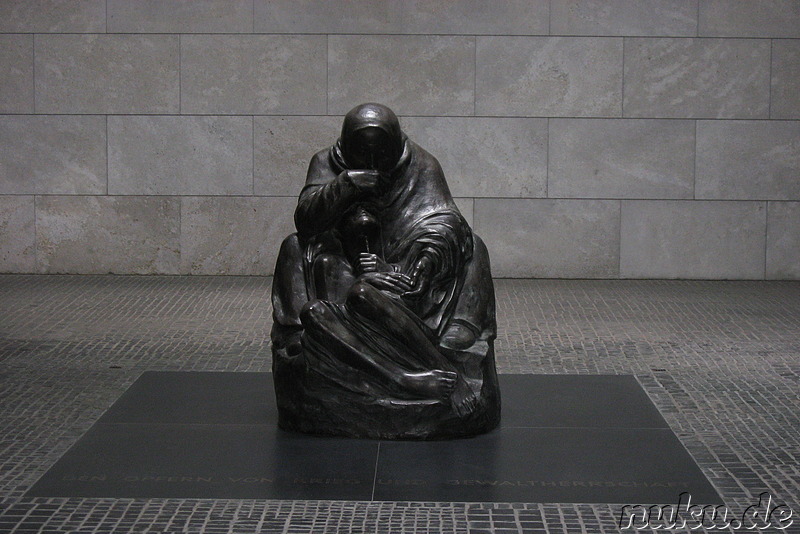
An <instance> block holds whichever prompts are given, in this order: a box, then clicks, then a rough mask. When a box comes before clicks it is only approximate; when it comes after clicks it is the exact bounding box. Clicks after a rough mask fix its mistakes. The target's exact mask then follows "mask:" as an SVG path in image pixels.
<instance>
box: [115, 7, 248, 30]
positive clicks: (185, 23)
mask: <svg viewBox="0 0 800 534" xmlns="http://www.w3.org/2000/svg"><path fill="white" fill-rule="evenodd" d="M107 9H108V31H109V33H242V32H250V31H252V29H253V2H252V0H192V2H174V1H170V0H137V1H136V2H130V1H128V0H109V1H108V4H107Z"/></svg>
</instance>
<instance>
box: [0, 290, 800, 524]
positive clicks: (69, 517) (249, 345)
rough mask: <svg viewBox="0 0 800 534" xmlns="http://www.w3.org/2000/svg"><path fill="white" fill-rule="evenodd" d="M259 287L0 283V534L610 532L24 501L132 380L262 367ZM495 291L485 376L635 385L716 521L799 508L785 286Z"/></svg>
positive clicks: (295, 511) (797, 310) (429, 507)
mask: <svg viewBox="0 0 800 534" xmlns="http://www.w3.org/2000/svg"><path fill="white" fill-rule="evenodd" d="M270 284H271V280H270V278H268V277H175V276H172V277H168V276H114V277H111V276H35V275H4V276H0V395H2V399H3V401H2V403H1V404H0V436H3V438H2V439H0V466H2V468H0V527H1V528H5V530H3V532H5V531H11V532H13V531H14V529H16V532H25V531H30V532H47V533H48V534H61V533H65V534H66V533H68V532H69V533H73V532H81V533H84V534H89V533H92V534H98V533H101V532H115V533H116V532H119V533H123V532H145V531H146V532H155V533H166V532H170V533H197V532H241V533H248V534H249V533H252V532H269V533H272V532H275V533H286V532H291V533H295V532H297V533H299V532H311V533H314V534H317V533H336V532H402V533H417V532H423V533H424V532H427V533H431V534H434V533H436V534H438V533H448V534H451V533H454V534H455V533H457V534H468V533H469V534H474V533H477V532H488V533H491V534H498V533H501V532H523V533H527V532H537V533H538V532H543V533H565V532H566V533H572V532H576V533H577V532H589V533H593V534H594V533H612V532H618V531H619V528H618V526H617V525H618V520H619V511H620V508H619V506H617V505H572V504H558V503H496V504H483V503H431V502H409V503H399V502H376V503H367V502H354V501H341V500H338V501H252V500H197V499H148V500H139V499H119V500H113V499H58V498H47V499H45V498H27V497H24V493H25V491H26V490H27V489H28V487H30V486H31V485H32V484H33V483H34V482H35V481H36V480H37V479H38V477H39V476H40V475H41V474H43V473H44V472H45V471H46V470H47V469H48V468H49V467H50V466H51V465H52V464H53V463H55V461H56V460H57V459H58V458H59V457H60V456H61V455H62V454H63V453H64V452H65V451H66V450H67V449H68V448H69V447H70V446H71V445H72V444H73V443H74V442H75V441H76V440H77V439H78V438H79V437H80V436H81V435H83V433H85V432H86V430H88V428H89V427H90V426H91V425H92V424H93V423H94V422H95V421H96V420H97V419H98V418H99V417H100V416H101V415H102V414H103V413H104V412H105V410H106V409H107V408H108V407H109V406H110V405H111V404H113V402H114V401H115V400H116V399H117V398H118V397H119V395H120V394H121V393H122V392H123V391H125V390H126V389H127V388H128V387H129V386H130V384H131V383H132V382H133V381H134V380H135V379H136V378H137V377H138V376H139V374H141V373H142V372H143V371H146V370H203V371H223V370H227V371H241V372H245V371H268V370H269V367H270V348H269V341H268V332H269V327H270V323H271V320H270V314H271V309H270V303H269V291H270ZM496 289H497V304H498V321H499V324H500V333H499V337H498V340H497V362H498V368H499V370H500V372H501V373H537V374H553V373H577V374H604V373H606V374H634V375H636V377H637V380H638V381H639V383H640V384H641V385H642V387H643V388H644V390H645V391H646V392H647V394H648V395H649V397H650V398H651V400H652V401H653V402H654V403H655V405H656V406H657V407H658V409H659V411H660V412H661V414H662V415H663V416H664V418H665V419H666V421H667V423H668V424H669V426H670V427H671V428H672V430H673V431H674V432H675V433H676V435H678V437H679V438H680V440H681V441H682V442H683V444H684V446H686V448H687V450H688V451H689V452H690V453H691V454H692V456H693V457H694V458H695V460H696V461H697V462H698V464H699V465H700V467H701V469H702V470H703V472H704V473H705V474H706V476H707V477H708V478H709V480H710V481H711V482H712V483H713V484H714V485H715V487H716V488H717V489H718V490H719V492H720V494H721V495H722V497H723V499H724V500H725V503H726V505H727V506H728V507H729V509H730V510H731V511H732V512H735V513H737V514H741V512H742V511H744V509H745V508H747V507H748V506H750V505H752V504H755V503H757V501H758V495H759V493H761V492H762V491H768V492H770V493H771V494H772V495H773V497H774V498H775V499H776V500H778V501H780V502H785V503H786V504H787V505H788V506H790V507H791V508H792V509H793V510H794V511H795V515H796V514H797V513H798V510H800V478H798V472H797V465H798V463H800V456H798V451H800V395H798V391H800V389H798V388H800V283H799V282H764V281H741V282H720V281H665V280H660V281H644V280H497V282H496ZM632 504H634V503H632ZM701 531H702V530H701ZM790 531H791V529H789V530H786V531H785V532H790ZM685 532H690V531H689V530H688V529H686V530H685ZM694 532H697V530H695V531H694ZM708 532H716V531H715V530H708Z"/></svg>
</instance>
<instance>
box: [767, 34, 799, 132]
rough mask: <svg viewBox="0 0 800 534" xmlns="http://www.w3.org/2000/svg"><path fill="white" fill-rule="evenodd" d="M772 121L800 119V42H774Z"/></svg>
mask: <svg viewBox="0 0 800 534" xmlns="http://www.w3.org/2000/svg"><path fill="white" fill-rule="evenodd" d="M771 72H772V89H771V90H772V93H771V94H772V101H771V105H770V118H771V119H800V40H797V39H795V40H775V41H773V42H772V70H771Z"/></svg>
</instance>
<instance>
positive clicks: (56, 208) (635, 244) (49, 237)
mask: <svg viewBox="0 0 800 534" xmlns="http://www.w3.org/2000/svg"><path fill="white" fill-rule="evenodd" d="M363 101H378V102H383V103H386V104H388V105H390V106H392V107H393V108H394V109H395V110H396V111H397V112H398V114H400V115H401V121H402V123H403V126H404V128H405V130H406V131H407V132H408V133H409V135H410V136H411V137H412V138H413V139H415V140H417V141H418V142H419V143H420V144H422V145H423V146H425V147H427V148H429V149H430V150H431V152H433V153H434V154H435V155H436V156H438V158H439V160H440V161H441V163H442V166H443V168H444V171H445V173H446V175H447V176H448V179H449V182H450V185H451V189H452V192H453V194H454V195H455V196H456V197H457V202H458V205H459V207H460V209H461V210H462V211H463V212H464V215H465V216H466V217H467V218H468V220H470V221H471V222H472V224H473V225H474V227H475V229H476V231H477V232H478V233H480V234H481V235H482V236H483V238H484V240H485V241H486V243H487V246H488V247H489V250H490V252H491V254H492V262H493V268H494V272H495V274H496V275H497V276H501V277H502V276H509V277H556V278H559V277H561V278H573V277H580V278H722V279H728V278H730V279H763V278H767V279H800V0H758V1H742V0H503V1H500V2H489V1H485V0H447V1H444V0H432V1H415V0H371V1H369V2H353V1H351V0H325V1H323V0H318V1H317V0H308V1H297V0H193V1H191V2H189V1H181V0H137V1H135V2H134V1H130V0H3V1H2V2H0V272H41V273H105V272H112V273H168V274H181V273H184V274H263V275H267V274H270V273H271V271H272V269H273V268H274V258H275V255H276V253H277V249H278V245H279V243H280V240H281V238H282V237H283V236H284V235H286V234H287V233H289V232H290V231H291V230H292V212H293V209H294V204H295V199H296V196H297V194H298V193H299V191H300V189H301V187H302V184H303V180H304V176H305V170H306V166H307V164H308V159H309V158H310V156H311V155H312V154H313V153H314V152H315V151H317V150H319V149H320V148H322V147H324V146H326V145H329V144H331V143H332V142H333V141H334V140H335V139H336V136H337V133H338V129H339V124H340V120H341V115H342V114H343V113H345V112H346V111H347V110H348V109H350V108H351V107H352V106H354V105H355V104H358V103H360V102H363Z"/></svg>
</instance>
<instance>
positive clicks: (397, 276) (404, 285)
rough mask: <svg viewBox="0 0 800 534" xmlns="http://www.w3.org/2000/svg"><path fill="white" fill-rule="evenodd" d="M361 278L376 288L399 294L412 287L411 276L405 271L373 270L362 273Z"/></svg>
mask: <svg viewBox="0 0 800 534" xmlns="http://www.w3.org/2000/svg"><path fill="white" fill-rule="evenodd" d="M359 279H360V280H364V281H365V282H367V283H368V284H370V285H371V286H373V287H375V288H376V289H383V290H384V291H390V292H392V293H395V294H397V295H402V294H404V293H406V292H407V291H409V290H410V289H411V287H412V284H411V278H410V277H409V276H408V275H407V274H403V273H394V272H389V273H379V272H371V273H364V274H362V275H361V276H360V277H359Z"/></svg>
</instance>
